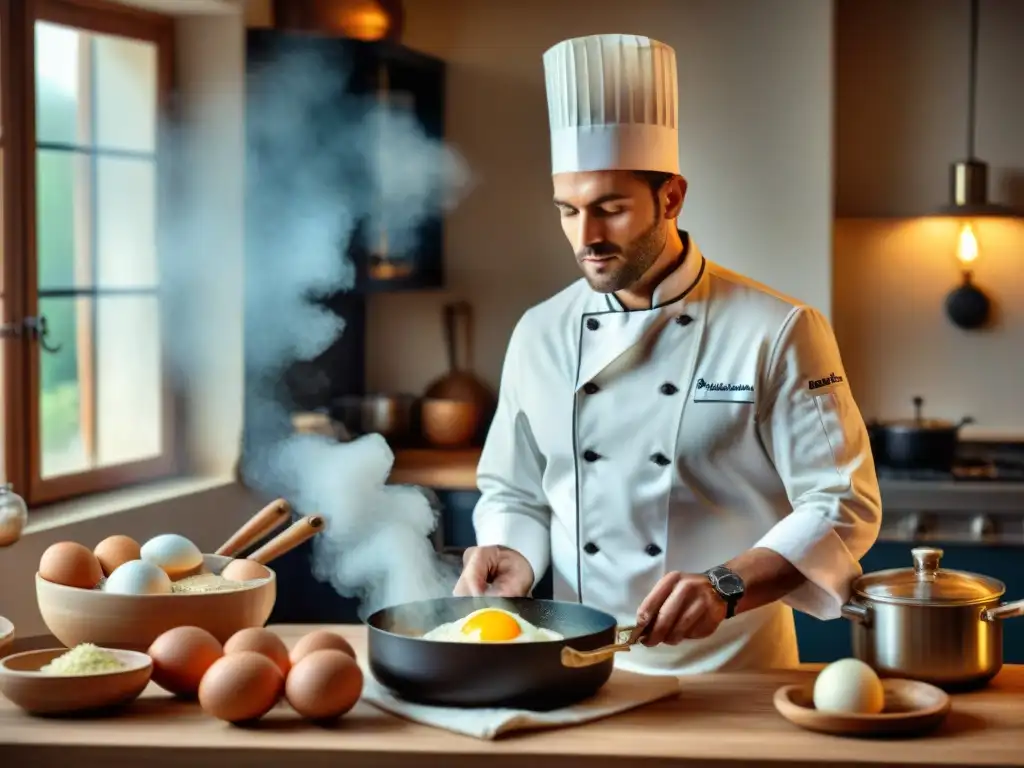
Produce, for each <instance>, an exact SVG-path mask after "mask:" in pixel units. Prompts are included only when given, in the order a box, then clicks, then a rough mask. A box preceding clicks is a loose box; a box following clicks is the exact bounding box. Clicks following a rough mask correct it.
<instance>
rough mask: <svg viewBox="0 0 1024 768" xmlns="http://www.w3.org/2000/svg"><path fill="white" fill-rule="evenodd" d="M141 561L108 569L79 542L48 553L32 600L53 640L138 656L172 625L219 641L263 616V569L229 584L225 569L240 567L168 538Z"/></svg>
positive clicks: (272, 579)
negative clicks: (199, 630)
mask: <svg viewBox="0 0 1024 768" xmlns="http://www.w3.org/2000/svg"><path fill="white" fill-rule="evenodd" d="M118 538H120V539H122V540H123V539H127V537H118ZM121 543H123V544H127V543H128V542H125V541H122V542H121ZM97 549H98V550H101V551H102V543H101V546H100V547H97ZM140 555H141V556H137V557H136V558H135V559H127V560H124V561H123V562H120V563H117V564H116V565H115V566H114V567H112V568H109V570H108V568H107V567H103V566H101V565H100V560H99V558H97V557H96V555H95V554H94V552H92V551H90V550H89V549H87V548H86V547H84V546H82V545H80V544H76V543H74V542H61V543H58V544H54V545H52V546H51V547H50V548H49V549H47V550H46V552H45V553H44V554H43V557H42V559H41V561H40V566H39V571H38V572H37V573H36V601H37V603H38V605H39V613H40V614H41V615H42V618H43V622H44V623H45V624H46V626H47V628H48V629H49V630H50V632H51V633H53V636H54V637H56V638H57V639H58V640H59V641H60V642H61V643H63V644H64V645H65V646H67V647H68V648H73V647H74V646H76V645H80V644H82V643H92V644H94V645H98V646H101V647H105V648H123V649H125V650H133V651H145V650H146V649H147V648H148V647H149V646H150V644H151V643H152V642H153V641H154V640H155V639H156V638H157V637H159V636H160V635H161V634H162V633H163V632H165V631H167V630H168V629H171V628H172V627H178V626H184V625H190V626H196V627H202V628H203V629H205V630H207V631H208V632H210V633H211V634H212V635H213V636H214V637H216V638H218V639H219V640H221V642H224V641H226V640H227V639H228V638H229V637H231V636H232V635H233V634H234V633H235V632H237V631H238V630H240V629H245V628H246V627H262V626H263V625H264V624H265V623H266V622H267V619H269V618H270V612H271V611H272V610H273V608H274V601H275V600H276V597H277V580H276V576H275V574H274V572H273V571H272V570H271V569H270V568H267V567H266V566H265V565H260V564H258V563H251V562H250V563H249V564H250V565H252V566H256V568H259V569H261V572H260V573H259V574H258V576H259V578H252V577H253V576H254V575H257V574H253V573H252V572H251V571H250V572H249V573H248V574H243V577H242V578H241V579H239V580H238V581H235V580H232V579H231V576H232V571H233V570H237V569H238V567H237V566H235V567H234V568H232V567H231V564H232V563H236V562H239V563H242V562H245V561H240V560H238V561H236V560H234V559H232V558H230V557H222V556H219V555H204V554H202V553H201V552H200V551H199V549H198V548H196V547H195V545H194V544H192V542H190V541H188V539H185V538H184V537H181V536H177V535H175V534H163V535H161V536H157V537H156V538H154V539H151V540H150V541H148V542H146V544H145V545H143V546H142V547H141V548H140ZM90 557H91V558H92V560H90ZM246 577H248V578H246ZM236 578H237V577H236Z"/></svg>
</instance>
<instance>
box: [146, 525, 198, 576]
mask: <svg viewBox="0 0 1024 768" xmlns="http://www.w3.org/2000/svg"><path fill="white" fill-rule="evenodd" d="M141 554H142V559H143V560H145V561H146V562H148V563H152V564H153V565H155V566H157V567H159V568H162V569H163V570H164V571H165V572H166V573H167V575H168V576H170V577H171V579H180V578H182V577H184V576H189V575H191V574H193V573H195V572H196V571H198V570H199V569H200V568H202V566H203V553H202V552H200V551H199V547H197V546H196V545H195V544H193V543H192V542H191V541H189V540H188V539H186V538H185V537H184V536H179V535H178V534H176V533H164V534H161V535H159V536H154V537H153V538H152V539H150V540H149V541H147V542H146V543H145V544H143V545H142V552H141Z"/></svg>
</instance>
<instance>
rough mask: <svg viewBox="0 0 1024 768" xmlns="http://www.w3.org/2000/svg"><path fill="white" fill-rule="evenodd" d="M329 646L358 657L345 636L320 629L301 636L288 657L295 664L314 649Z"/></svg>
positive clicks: (319, 649)
mask: <svg viewBox="0 0 1024 768" xmlns="http://www.w3.org/2000/svg"><path fill="white" fill-rule="evenodd" d="M328 648H329V649H332V650H335V651H341V652H342V653H347V654H348V655H349V656H351V657H352V658H353V659H354V658H355V657H356V652H355V649H354V648H352V646H351V645H350V644H349V642H348V640H346V639H345V638H344V637H342V636H341V635H339V634H338V633H336V632H328V631H327V630H326V629H318V630H316V631H314V632H310V633H309V634H308V635H304V636H303V637H301V638H300V639H299V642H297V643H296V644H295V647H294V648H292V652H291V653H290V654H288V658H290V659H291V661H292V666H294V665H296V664H298V663H299V660H300V659H303V658H305V657H306V656H308V655H309V654H311V653H312V652H313V651H323V650H325V649H328Z"/></svg>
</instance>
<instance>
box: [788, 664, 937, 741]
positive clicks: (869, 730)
mask: <svg viewBox="0 0 1024 768" xmlns="http://www.w3.org/2000/svg"><path fill="white" fill-rule="evenodd" d="M882 688H883V689H884V690H885V709H884V710H883V711H882V712H881V714H878V715H848V714H841V713H838V712H819V711H818V710H816V709H815V708H814V683H809V684H805V685H785V686H783V687H782V688H779V690H777V691H776V692H775V699H774V701H775V709H777V710H778V712H779V714H781V715H782V716H783V717H784V718H786V719H787V720H789V722H791V723H793V725H797V726H799V727H801V728H806V729H807V730H809V731H817V732H819V733H831V734H835V735H838V736H883V735H890V734H901V735H908V734H914V733H923V732H925V731H928V730H931V729H932V728H935V727H936V726H938V725H939V724H940V723H941V722H942V721H943V719H944V718H945V717H946V714H947V713H948V712H949V708H950V703H951V702H950V699H949V695H948V694H946V692H945V691H942V690H940V689H939V688H936V687H935V686H934V685H929V684H928V683H919V682H917V681H916V680H899V679H895V678H889V679H884V680H882Z"/></svg>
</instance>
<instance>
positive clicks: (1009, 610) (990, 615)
mask: <svg viewBox="0 0 1024 768" xmlns="http://www.w3.org/2000/svg"><path fill="white" fill-rule="evenodd" d="M1019 616H1024V600H1015V601H1014V602H1012V603H1006V604H1005V605H997V606H996V607H995V608H986V609H985V610H984V611H982V612H981V620H982V621H1001V620H1003V619H1016V618H1017V617H1019Z"/></svg>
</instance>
